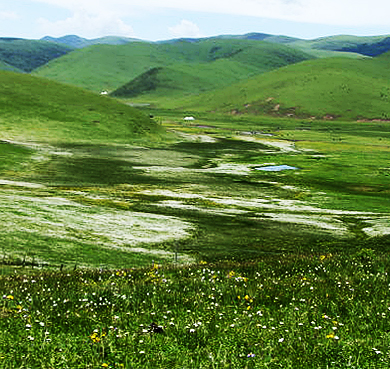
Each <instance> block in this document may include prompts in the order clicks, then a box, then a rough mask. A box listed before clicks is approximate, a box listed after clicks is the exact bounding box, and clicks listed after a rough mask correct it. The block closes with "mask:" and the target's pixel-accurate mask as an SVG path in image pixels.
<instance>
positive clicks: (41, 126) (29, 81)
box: [0, 71, 160, 142]
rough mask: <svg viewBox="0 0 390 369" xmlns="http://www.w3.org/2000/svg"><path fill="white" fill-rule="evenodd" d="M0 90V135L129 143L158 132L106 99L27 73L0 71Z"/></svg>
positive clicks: (137, 114)
mask: <svg viewBox="0 0 390 369" xmlns="http://www.w3.org/2000/svg"><path fill="white" fill-rule="evenodd" d="M0 90H1V97H0V112H1V116H0V132H1V133H0V138H1V139H7V140H17V141H28V140H32V141H56V142H61V141H77V140H88V141H91V140H95V141H118V142H133V141H135V140H139V139H143V137H144V135H146V136H148V135H149V134H154V133H158V132H159V131H160V129H159V127H157V126H156V124H155V123H154V122H153V121H152V120H151V119H150V118H149V117H147V116H145V115H144V114H143V113H141V112H139V111H137V110H135V109H133V108H131V107H129V106H127V105H124V104H121V103H119V102H117V101H115V100H113V99H111V98H108V97H106V96H99V95H96V94H93V93H91V92H88V91H85V90H82V89H79V88H76V87H71V86H67V85H62V84H59V83H57V82H54V81H50V80H46V79H42V78H37V77H33V76H30V75H27V74H21V73H12V72H4V71H1V72H0Z"/></svg>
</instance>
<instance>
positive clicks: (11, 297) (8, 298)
mask: <svg viewBox="0 0 390 369" xmlns="http://www.w3.org/2000/svg"><path fill="white" fill-rule="evenodd" d="M6 299H7V300H13V299H14V297H13V296H12V295H8V296H7V297H6Z"/></svg>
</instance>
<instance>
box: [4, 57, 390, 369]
mask: <svg viewBox="0 0 390 369" xmlns="http://www.w3.org/2000/svg"><path fill="white" fill-rule="evenodd" d="M222 61H223V60H220V62H222ZM380 62H382V63H384V64H385V63H386V60H382V61H380V60H378V61H377V63H380ZM376 65H377V64H376ZM376 73H378V75H379V73H381V72H380V70H379V69H378V70H377V71H376ZM0 77H1V78H0V81H2V83H3V88H2V90H3V91H5V92H4V93H3V94H2V100H0V107H1V109H2V111H3V112H4V113H3V115H2V117H1V120H0V124H1V127H2V133H1V137H2V143H1V144H0V159H1V160H0V207H1V209H2V211H1V213H0V224H1V225H2V232H1V235H0V274H1V277H0V294H1V295H0V296H3V298H2V300H1V301H0V368H12V369H14V368H30V367H31V368H47V369H49V368H53V367H55V368H102V367H111V368H145V369H147V368H153V369H154V368H161V369H162V368H164V369H165V368H194V369H195V368H196V369H197V368H243V369H244V368H248V369H250V368H280V367H282V368H305V369H309V368H310V369H311V368H326V367H328V368H347V367H356V368H367V369H368V368H387V367H388V366H389V362H390V349H389V344H388V341H389V324H388V319H387V318H388V314H389V306H390V305H389V299H388V292H389V291H388V289H389V284H390V281H389V277H388V269H389V267H390V265H389V262H388V260H389V232H390V230H389V219H390V215H389V210H388V198H389V193H390V186H389V181H388V178H389V174H390V171H389V164H388V153H389V147H390V127H389V123H388V122H359V123H357V122H348V121H337V120H335V121H324V120H311V119H291V118H283V117H276V118H275V117H274V118H273V117H270V116H251V115H249V114H248V115H223V114H210V113H207V112H200V113H196V112H195V113H194V111H191V110H188V111H185V112H182V111H169V110H165V111H164V110H154V109H150V108H143V109H142V110H138V111H136V110H134V109H132V108H130V107H128V106H126V105H124V104H119V103H118V102H116V101H114V100H112V99H111V98H107V97H104V96H98V95H94V94H91V93H87V92H85V91H83V90H80V89H77V88H73V87H72V88H71V87H70V86H62V85H59V84H57V83H54V82H50V81H48V80H44V79H38V78H33V77H31V76H24V75H20V76H19V75H17V74H13V73H5V72H4V74H3V73H2V74H1V75H0ZM31 91H36V92H38V93H35V94H32V93H31ZM15 96H17V99H15ZM91 109H92V110H91ZM121 113H122V114H121ZM149 114H153V115H154V116H155V118H154V119H150V118H149ZM189 114H191V115H192V114H195V116H196V120H195V121H194V122H191V123H187V122H183V117H184V116H185V115H189ZM97 120H99V122H94V124H91V122H93V121H97ZM157 122H159V124H157ZM97 123H99V124H97ZM148 128H149V129H150V130H148ZM165 130H167V131H168V132H169V134H168V133H165ZM135 145H137V146H135ZM267 164H275V165H278V164H289V165H292V166H295V167H298V168H299V170H294V171H284V172H262V171H257V170H256V169H255V168H256V167H259V166H263V165H267ZM156 263H158V264H159V266H157V265H156ZM159 326H161V328H159Z"/></svg>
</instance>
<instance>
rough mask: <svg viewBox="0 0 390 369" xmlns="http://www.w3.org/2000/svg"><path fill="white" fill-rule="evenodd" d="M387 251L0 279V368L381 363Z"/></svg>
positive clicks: (384, 361) (385, 350)
mask: <svg viewBox="0 0 390 369" xmlns="http://www.w3.org/2000/svg"><path fill="white" fill-rule="evenodd" d="M388 268H389V262H388V257H387V256H386V255H382V254H378V253H375V252H373V251H372V250H369V249H367V250H363V251H362V252H360V253H358V254H348V253H343V254H336V255H331V254H311V255H296V256H279V257H278V258H275V257H273V256H267V257H263V258H261V259H256V260H252V261H248V262H246V263H237V262H234V261H231V262H229V263H224V264H205V263H201V264H198V265H192V266H189V267H184V268H172V267H162V266H161V265H156V264H151V266H150V267H149V268H144V269H117V270H111V271H109V270H104V269H103V270H91V271H89V270H78V271H77V270H76V271H75V272H73V271H65V272H62V273H60V272H46V273H45V272H43V273H42V274H31V273H26V271H24V274H25V275H22V273H23V271H21V273H18V274H17V275H11V276H3V277H2V278H1V283H2V293H3V295H4V296H3V301H2V302H1V320H0V326H1V332H2V333H1V336H0V339H1V343H2V344H1V349H0V360H1V361H0V367H2V368H16V367H34V368H50V367H53V366H55V367H56V368H102V367H109V368H141V367H142V368H145V369H146V368H279V367H283V368H324V367H328V368H340V367H341V368H346V367H359V368H373V367H375V368H385V367H387V366H388V365H389V360H390V351H389V345H388V340H389V333H388V331H389V323H388V315H389V301H388V297H387V296H388V292H389V287H388V286H389V282H390V281H389V277H388V275H387V273H386V270H387V269H388Z"/></svg>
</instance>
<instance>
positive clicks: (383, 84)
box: [170, 54, 390, 120]
mask: <svg viewBox="0 0 390 369" xmlns="http://www.w3.org/2000/svg"><path fill="white" fill-rule="evenodd" d="M389 58H390V55H389V54H384V55H382V56H380V57H378V58H375V59H361V60H353V59H345V58H330V59H317V60H310V61H305V62H302V63H299V64H295V65H290V66H287V67H284V68H280V69H278V70H275V71H272V72H269V73H266V74H264V75H260V76H257V77H254V78H252V79H250V80H248V81H244V82H241V83H238V84H236V85H233V86H231V87H228V88H224V89H223V90H220V91H216V92H210V93H206V94H203V95H201V96H199V97H198V98H192V99H187V100H186V99H182V100H176V101H172V103H171V104H172V105H171V106H170V107H180V108H187V109H193V110H202V111H220V112H230V113H233V114H242V113H250V114H271V115H275V116H287V115H288V116H298V117H310V116H315V117H318V118H322V117H327V118H328V119H333V118H340V119H350V120H355V119H389V118H390V105H389V99H390V88H389V84H390V72H389V70H388V60H389Z"/></svg>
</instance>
